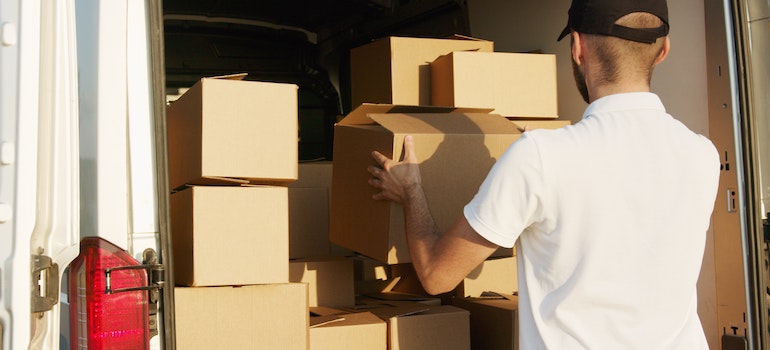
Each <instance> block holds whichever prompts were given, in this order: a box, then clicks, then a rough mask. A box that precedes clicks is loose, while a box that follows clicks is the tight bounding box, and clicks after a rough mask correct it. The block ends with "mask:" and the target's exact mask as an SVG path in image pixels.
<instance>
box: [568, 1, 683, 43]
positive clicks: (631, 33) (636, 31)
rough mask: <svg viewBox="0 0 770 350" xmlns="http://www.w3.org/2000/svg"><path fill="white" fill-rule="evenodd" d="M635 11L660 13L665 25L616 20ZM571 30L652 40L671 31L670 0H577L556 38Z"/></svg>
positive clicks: (636, 39)
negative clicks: (637, 24) (628, 24)
mask: <svg viewBox="0 0 770 350" xmlns="http://www.w3.org/2000/svg"><path fill="white" fill-rule="evenodd" d="M634 12H647V13H651V14H653V15H656V16H658V17H659V18H660V19H661V20H662V21H663V25H662V26H660V27H658V28H629V27H624V26H620V25H617V24H615V21H617V20H618V18H620V17H623V16H625V15H627V14H629V13H634ZM570 30H574V31H576V32H580V33H586V34H602V35H610V36H614V37H618V38H621V39H626V40H632V41H638V42H642V43H648V44H652V43H654V42H655V41H656V40H657V39H658V38H660V37H663V36H666V35H668V6H667V5H666V0H647V1H645V0H573V1H572V6H570V8H569V19H568V20H567V26H566V27H565V28H564V30H563V31H562V32H561V35H559V38H558V39H556V40H557V41H559V40H561V39H562V38H564V37H565V36H567V34H569V33H570Z"/></svg>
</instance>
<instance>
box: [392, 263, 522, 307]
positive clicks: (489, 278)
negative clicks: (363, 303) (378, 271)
mask: <svg viewBox="0 0 770 350" xmlns="http://www.w3.org/2000/svg"><path fill="white" fill-rule="evenodd" d="M391 275H392V276H393V278H396V277H398V278H399V281H398V283H395V284H394V285H393V286H392V288H391V290H392V291H394V292H402V293H412V294H417V295H426V296H427V295H429V294H428V293H427V292H426V291H425V289H423V287H422V284H421V283H420V279H419V278H418V277H417V273H416V272H415V271H414V265H412V264H411V263H406V264H396V265H392V266H391ZM517 276H518V274H517V271H516V257H493V258H489V259H487V260H485V261H484V262H482V263H481V264H479V266H477V267H476V268H475V269H473V271H471V272H470V273H468V276H466V277H465V278H464V279H463V280H462V281H460V283H459V284H458V285H457V287H456V288H455V289H454V291H453V292H448V293H446V295H441V297H442V300H445V301H446V300H450V299H451V298H452V297H461V298H462V297H479V296H481V294H482V293H483V292H488V291H495V292H503V291H507V292H508V293H513V292H516V291H518V290H519V288H518V278H517Z"/></svg>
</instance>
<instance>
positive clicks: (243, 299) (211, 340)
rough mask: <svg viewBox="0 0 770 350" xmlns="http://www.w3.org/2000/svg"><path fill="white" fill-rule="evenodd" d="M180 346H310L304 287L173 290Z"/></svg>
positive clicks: (228, 287)
mask: <svg viewBox="0 0 770 350" xmlns="http://www.w3.org/2000/svg"><path fill="white" fill-rule="evenodd" d="M174 299H175V300H174V303H175V308H174V310H175V311H174V312H175V315H174V317H175V319H176V345H177V348H178V349H188V350H189V349H207V350H208V349H297V350H305V349H307V346H308V333H309V331H308V327H309V311H308V306H307V285H305V284H302V283H291V284H265V285H252V286H242V287H232V286H225V287H176V288H174Z"/></svg>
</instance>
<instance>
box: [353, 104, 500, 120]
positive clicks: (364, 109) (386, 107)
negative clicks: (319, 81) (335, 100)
mask: <svg viewBox="0 0 770 350" xmlns="http://www.w3.org/2000/svg"><path fill="white" fill-rule="evenodd" d="M491 111H492V109H491V108H464V107H442V106H410V105H392V104H378V103H364V104H362V105H360V106H358V107H357V108H356V109H354V110H353V111H351V112H350V113H348V115H346V116H345V117H344V118H342V120H340V122H339V123H338V124H340V125H367V124H374V121H373V120H371V119H369V117H368V115H369V114H372V113H379V114H382V113H489V112H491Z"/></svg>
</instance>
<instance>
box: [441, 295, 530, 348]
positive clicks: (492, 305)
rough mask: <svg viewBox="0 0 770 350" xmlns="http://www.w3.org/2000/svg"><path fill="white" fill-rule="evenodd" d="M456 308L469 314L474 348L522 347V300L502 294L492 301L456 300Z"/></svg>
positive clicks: (478, 299) (476, 299) (487, 299)
mask: <svg viewBox="0 0 770 350" xmlns="http://www.w3.org/2000/svg"><path fill="white" fill-rule="evenodd" d="M454 305H455V306H457V307H460V308H462V309H465V310H468V311H470V313H471V315H470V327H471V344H472V348H473V349H489V350H516V349H518V348H519V321H518V318H519V316H518V312H519V299H518V297H517V296H514V295H510V294H508V295H503V294H500V295H499V296H498V297H493V298H457V299H455V300H454Z"/></svg>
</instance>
